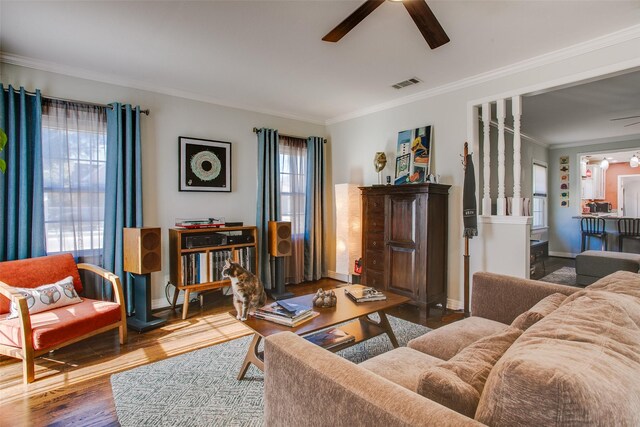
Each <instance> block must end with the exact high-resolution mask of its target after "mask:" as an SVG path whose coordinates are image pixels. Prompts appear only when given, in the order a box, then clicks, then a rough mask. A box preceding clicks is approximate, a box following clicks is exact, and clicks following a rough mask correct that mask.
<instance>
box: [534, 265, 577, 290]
mask: <svg viewBox="0 0 640 427" xmlns="http://www.w3.org/2000/svg"><path fill="white" fill-rule="evenodd" d="M540 280H541V281H543V282H549V283H557V284H558V285H569V286H578V285H576V269H575V268H573V267H562V268H561V269H559V270H556V271H554V272H553V273H551V274H547V275H546V276H544V277H543V278H542V279H540Z"/></svg>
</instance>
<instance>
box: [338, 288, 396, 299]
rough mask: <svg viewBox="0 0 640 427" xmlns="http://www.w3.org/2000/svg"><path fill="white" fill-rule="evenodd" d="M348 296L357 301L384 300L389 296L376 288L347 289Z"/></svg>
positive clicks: (345, 291)
mask: <svg viewBox="0 0 640 427" xmlns="http://www.w3.org/2000/svg"><path fill="white" fill-rule="evenodd" d="M344 293H345V295H346V296H348V297H349V298H351V299H352V300H353V301H355V302H370V301H384V300H386V299H387V296H386V295H385V294H383V293H382V292H380V291H379V290H377V289H375V288H357V289H349V288H347V289H345V290H344Z"/></svg>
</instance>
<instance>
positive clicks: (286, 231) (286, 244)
mask: <svg viewBox="0 0 640 427" xmlns="http://www.w3.org/2000/svg"><path fill="white" fill-rule="evenodd" d="M269 253H270V254H271V256H291V223H290V222H289V221H269Z"/></svg>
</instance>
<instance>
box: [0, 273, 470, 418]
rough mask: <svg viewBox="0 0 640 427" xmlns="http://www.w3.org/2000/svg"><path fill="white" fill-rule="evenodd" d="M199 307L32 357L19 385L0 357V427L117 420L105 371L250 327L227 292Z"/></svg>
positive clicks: (403, 313) (410, 310)
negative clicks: (31, 375) (124, 336)
mask: <svg viewBox="0 0 640 427" xmlns="http://www.w3.org/2000/svg"><path fill="white" fill-rule="evenodd" d="M341 284H342V283H341V282H337V281H334V280H330V279H323V280H321V281H318V282H314V283H312V284H304V285H297V286H291V287H289V290H290V291H291V292H293V293H294V294H296V295H303V294H308V293H312V292H315V291H316V289H318V288H319V287H321V288H323V289H331V288H334V287H336V286H339V285H341ZM206 301H207V302H206V303H205V305H204V308H201V307H200V306H199V304H198V303H194V304H192V305H191V306H190V308H189V318H188V319H187V320H182V319H181V318H180V315H181V313H180V311H179V310H178V311H176V312H173V311H171V310H164V311H161V312H158V313H156V315H158V316H165V317H168V318H169V322H168V323H167V325H166V326H164V327H162V328H160V329H156V330H153V331H150V332H147V333H144V334H138V333H135V332H133V331H131V330H130V331H129V341H128V343H127V344H126V345H125V346H123V347H121V346H120V345H119V344H118V335H117V330H114V331H110V332H106V333H104V334H102V335H100V336H97V337H93V338H90V339H87V340H85V341H82V342H79V343H77V344H74V345H71V346H68V347H65V348H63V349H60V350H57V351H55V352H54V353H50V354H48V355H44V356H42V357H39V358H37V359H36V381H35V382H34V383H32V384H29V385H28V386H25V385H23V384H22V367H21V362H20V361H18V360H17V359H11V358H8V357H4V356H0V426H4V425H7V426H8V425H11V426H46V425H56V426H74V425H78V426H91V425H100V426H103V425H118V421H117V417H116V412H115V407H114V403H113V396H112V393H111V384H110V382H109V378H110V376H111V375H112V374H114V373H116V372H120V371H124V370H127V369H131V368H134V367H136V366H141V365H144V364H147V363H151V362H155V361H158V360H162V359H165V358H167V357H172V356H176V355H179V354H182V353H186V352H189V351H193V350H196V349H199V348H203V347H208V346H211V345H214V344H216V343H220V342H224V341H228V340H230V339H233V338H237V337H240V336H243V335H247V334H249V333H250V331H249V330H248V329H247V328H246V327H245V326H244V325H243V324H242V323H241V322H238V321H236V320H235V319H233V318H231V316H229V315H228V314H227V312H228V311H230V310H232V309H233V304H232V302H231V297H229V296H222V295H221V294H217V295H210V296H208V297H207V299H206ZM388 313H389V314H391V315H393V316H396V317H400V318H403V319H405V320H408V321H411V322H414V323H419V324H422V325H425V326H428V327H430V328H437V327H439V326H441V325H443V324H445V323H449V322H451V321H453V320H457V319H458V318H460V316H459V315H458V314H456V313H454V314H449V315H447V316H445V317H444V318H443V319H441V318H440V313H438V310H432V311H431V316H432V317H430V318H427V317H426V313H425V311H424V310H420V309H418V308H417V307H414V306H411V305H408V304H407V305H403V306H400V307H398V308H396V309H394V310H390V311H389V312H388Z"/></svg>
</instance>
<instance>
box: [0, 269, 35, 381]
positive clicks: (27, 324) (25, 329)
mask: <svg viewBox="0 0 640 427" xmlns="http://www.w3.org/2000/svg"><path fill="white" fill-rule="evenodd" d="M0 295H3V296H5V297H7V298H8V299H9V300H10V301H14V302H15V303H16V304H17V305H18V320H19V321H20V334H21V337H20V338H21V342H22V354H21V357H22V358H23V359H27V358H28V357H31V358H33V342H32V341H33V338H32V331H31V317H30V316H29V307H28V306H27V299H26V298H25V297H24V295H22V294H21V293H19V292H17V291H15V290H14V289H12V287H11V286H9V285H7V284H6V283H4V282H2V281H0ZM29 375H30V378H31V379H33V372H30V374H29Z"/></svg>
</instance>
